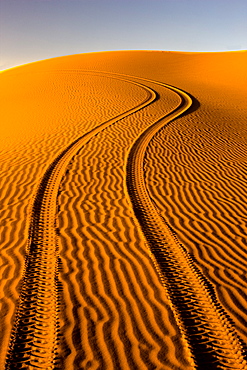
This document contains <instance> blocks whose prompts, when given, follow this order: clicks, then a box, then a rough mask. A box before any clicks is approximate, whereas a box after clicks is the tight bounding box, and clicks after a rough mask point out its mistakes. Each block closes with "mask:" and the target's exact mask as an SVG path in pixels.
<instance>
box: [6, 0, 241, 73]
mask: <svg viewBox="0 0 247 370" xmlns="http://www.w3.org/2000/svg"><path fill="white" fill-rule="evenodd" d="M246 49H247V0H0V69H2V70H3V69H7V68H11V67H14V66H17V65H21V64H26V63H30V62H34V61H37V60H42V59H48V58H53V57H57V56H63V55H70V54H80V53H88V52H97V51H111V50H167V51H190V52H191V51H195V52H197V51H231V50H246Z"/></svg>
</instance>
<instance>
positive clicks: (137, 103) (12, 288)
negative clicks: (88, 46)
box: [0, 51, 247, 370]
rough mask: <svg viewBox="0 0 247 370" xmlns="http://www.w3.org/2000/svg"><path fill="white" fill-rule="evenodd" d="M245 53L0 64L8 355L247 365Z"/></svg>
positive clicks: (19, 362)
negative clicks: (0, 68) (7, 66)
mask: <svg viewBox="0 0 247 370" xmlns="http://www.w3.org/2000/svg"><path fill="white" fill-rule="evenodd" d="M246 65H247V52H245V51H243V52H229V53H175V52H148V51H147V52H146V51H129V52H127V51H124V52H106V53H92V54H84V55H83V54H82V55H73V56H68V57H61V58H54V59H50V60H45V61H41V62H37V63H32V64H29V65H24V66H20V67H17V68H13V69H10V70H6V71H4V72H3V73H1V75H0V80H1V86H2V89H1V93H0V94H1V99H0V102H1V103H0V104H1V108H0V109H1V126H0V161H1V162H0V163H1V166H0V189H1V190H0V192H1V193H0V203H1V209H0V213H1V217H0V227H1V250H0V258H1V263H0V272H1V279H0V294H1V311H0V332H1V340H0V369H10V370H11V369H20V368H23V369H24V368H25V369H105V370H110V369H160V370H161V369H162V370H165V369H176V370H179V369H180V370H181V369H182V370H186V369H247V364H246V339H247V329H246V322H247V312H246V298H247V282H246V260H247V251H246V244H247V238H246V231H247V227H246V222H247V212H246V198H247V196H246V186H247V181H246V178H247V176H246V175H247V173H246V161H247V122H246V116H247V74H246Z"/></svg>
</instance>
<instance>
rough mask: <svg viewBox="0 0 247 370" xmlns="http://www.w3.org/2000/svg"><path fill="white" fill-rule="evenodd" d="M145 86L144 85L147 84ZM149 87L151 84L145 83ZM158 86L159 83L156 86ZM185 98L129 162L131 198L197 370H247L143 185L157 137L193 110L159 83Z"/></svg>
mask: <svg viewBox="0 0 247 370" xmlns="http://www.w3.org/2000/svg"><path fill="white" fill-rule="evenodd" d="M143 80H144V79H143ZM146 81H148V82H151V80H146ZM152 82H155V81H152ZM155 83H158V84H160V85H162V86H165V87H167V88H169V89H171V90H172V91H174V92H176V93H177V94H178V95H179V96H180V97H181V105H180V106H179V107H178V108H176V109H175V110H174V111H173V112H172V113H170V114H168V115H167V116H165V117H164V118H163V119H161V120H160V121H158V122H157V123H155V124H154V125H153V126H151V127H149V128H148V129H147V130H146V131H144V132H143V133H142V134H141V135H140V136H139V138H138V139H137V140H136V142H135V143H134V145H133V146H132V148H131V150H130V152H129V156H128V159H127V184H126V185H127V192H128V194H129V197H130V200H131V202H132V205H133V209H134V212H135V215H136V217H137V219H138V221H139V224H140V226H141V229H142V232H143V234H144V236H145V238H146V239H147V241H148V244H149V247H150V250H151V253H152V254H153V256H154V257H155V258H153V259H154V264H155V265H156V268H157V270H158V273H159V276H160V278H161V280H162V282H163V284H164V287H165V289H166V291H167V293H168V296H169V299H170V301H171V304H172V307H173V309H174V314H175V316H176V319H177V322H178V325H179V327H180V329H181V332H182V333H183V334H184V336H185V338H186V340H187V341H188V344H189V347H190V350H191V353H192V356H193V357H194V365H195V366H196V367H198V368H199V369H205V370H207V369H209V368H210V369H247V364H246V352H245V349H244V345H243V343H242V342H241V340H240V338H239V337H238V335H237V333H236V332H235V330H234V326H233V325H232V324H231V320H230V318H229V317H228V315H227V313H226V312H225V311H224V309H223V308H222V307H221V305H220V304H219V302H218V300H217V297H216V295H215V292H214V289H213V287H212V286H211V284H210V283H209V281H208V280H207V279H206V278H205V277H204V276H203V274H202V273H201V272H200V271H199V269H198V268H197V267H196V266H195V265H194V263H193V260H192V258H191V257H190V255H189V254H188V253H187V252H186V249H185V248H184V247H183V246H182V245H181V244H180V243H179V241H178V239H177V238H176V235H175V233H174V232H173V230H172V229H171V228H170V227H169V225H168V224H167V223H166V221H165V220H164V219H163V218H162V216H161V215H160V214H159V212H158V210H157V208H156V206H155V202H154V201H153V200H152V199H151V197H150V195H149V193H148V190H147V188H146V185H145V174H144V168H143V167H144V158H145V151H146V148H147V146H148V145H149V143H150V141H151V139H152V138H153V136H154V135H155V134H156V133H157V132H158V131H159V130H160V129H161V128H162V127H164V126H165V125H167V124H169V123H170V122H171V121H173V120H174V119H175V118H177V117H178V116H181V115H182V114H183V113H185V112H186V111H187V110H188V109H189V108H190V107H191V106H192V99H191V98H190V96H189V95H188V94H186V93H185V92H183V91H181V90H179V89H177V88H175V87H172V86H169V85H166V84H162V83H159V82H155Z"/></svg>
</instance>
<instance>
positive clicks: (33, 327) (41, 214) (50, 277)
mask: <svg viewBox="0 0 247 370" xmlns="http://www.w3.org/2000/svg"><path fill="white" fill-rule="evenodd" d="M102 75H103V74H102ZM111 77H112V78H114V79H118V80H123V81H125V82H129V83H132V84H135V85H137V86H139V87H141V88H143V89H145V90H146V92H147V93H148V96H147V98H146V99H145V101H144V102H142V103H140V104H138V105H137V106H136V107H134V108H132V109H130V110H128V111H126V112H124V113H122V114H119V115H118V116H117V117H114V118H113V119H110V120H108V121H106V122H104V123H102V124H101V125H99V126H98V127H96V128H94V129H93V130H91V131H90V132H88V133H87V134H85V135H83V136H82V137H80V138H79V139H77V140H75V141H74V142H73V143H72V144H71V145H69V146H68V147H67V148H66V149H65V150H63V151H62V152H61V153H60V154H59V155H58V157H57V158H56V159H55V160H54V161H53V162H52V163H51V165H50V166H49V168H48V169H47V171H46V172H45V174H44V176H43V178H42V179H41V181H40V184H39V186H38V188H37V190H36V193H35V195H34V197H33V201H32V205H31V211H30V219H29V220H28V221H29V223H30V228H29V246H28V248H27V249H28V250H27V258H26V261H25V271H24V276H23V282H22V287H21V294H20V300H19V306H18V309H17V313H16V318H15V323H14V327H13V331H12V335H11V339H10V344H9V351H8V355H7V361H6V369H8V370H12V369H23V368H26V369H27V368H32V369H35V368H37V369H38V368H39V369H40V368H43V369H54V366H55V364H56V348H57V341H58V325H59V324H58V316H57V315H58V311H59V305H58V284H57V283H58V282H57V275H58V255H57V243H56V219H55V216H56V211H57V195H58V192H59V185H60V182H61V180H62V177H63V175H64V172H65V171H66V167H67V166H68V164H69V162H70V161H71V159H72V158H73V156H74V155H75V154H76V153H77V152H78V150H79V149H80V148H81V147H82V146H84V145H85V144H86V143H87V142H88V141H89V140H90V139H91V138H92V137H93V136H95V135H97V133H99V132H100V131H102V130H104V129H105V128H106V127H108V126H109V125H113V124H114V123H116V122H117V121H119V120H120V119H122V118H124V117H126V116H128V115H130V114H132V113H134V112H137V111H138V110H140V109H142V108H144V107H146V106H147V105H149V104H151V103H152V102H153V101H155V100H156V99H157V94H156V93H155V92H154V91H153V90H152V89H150V88H149V87H147V86H144V85H142V84H140V83H138V82H135V81H129V80H127V79H126V78H120V77H116V76H114V77H113V76H111Z"/></svg>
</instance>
